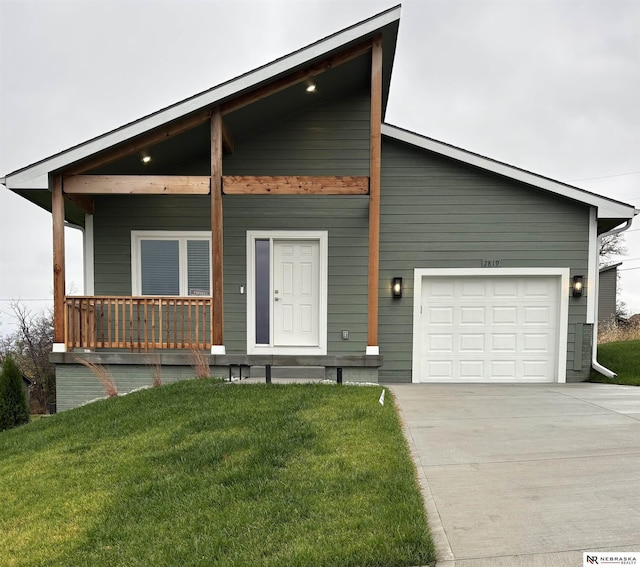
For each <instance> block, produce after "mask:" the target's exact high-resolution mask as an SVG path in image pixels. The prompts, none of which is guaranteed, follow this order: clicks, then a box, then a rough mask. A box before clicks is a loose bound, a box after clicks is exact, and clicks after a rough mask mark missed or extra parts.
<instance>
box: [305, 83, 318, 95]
mask: <svg viewBox="0 0 640 567" xmlns="http://www.w3.org/2000/svg"><path fill="white" fill-rule="evenodd" d="M307 92H308V93H315V92H316V86H315V85H314V84H313V83H311V84H309V85H308V86H307Z"/></svg>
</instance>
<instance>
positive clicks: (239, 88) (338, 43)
mask: <svg viewBox="0 0 640 567" xmlns="http://www.w3.org/2000/svg"><path fill="white" fill-rule="evenodd" d="M399 19H400V6H396V7H394V8H390V9H389V10H387V11H385V12H383V13H381V14H378V15H377V16H373V17H372V18H370V19H368V20H365V21H363V22H360V23H359V24H355V25H354V26H351V27H349V28H347V29H344V30H342V31H339V32H337V33H335V34H333V35H331V36H329V37H326V38H325V39H321V40H319V41H317V42H316V43H313V44H311V45H309V46H307V47H303V48H302V49H300V50H298V51H295V52H294V53H291V54H290V55H285V56H284V57H282V58H280V59H277V60H276V61H273V62H271V63H268V64H266V65H264V66H262V67H259V68H257V69H255V70H253V71H250V72H248V73H246V74H244V75H240V76H239V77H237V78H235V79H231V80H230V81H228V82H226V83H223V84H221V85H219V86H217V87H214V88H212V89H210V90H208V91H205V92H203V93H201V94H198V95H195V96H193V97H191V98H188V99H186V100H184V101H182V102H179V103H177V104H175V105H173V106H170V107H168V108H165V109H164V110H160V111H159V112H156V113H155V114H153V115H151V116H148V117H146V118H141V119H140V120H138V121H136V122H133V123H131V124H127V125H126V126H122V127H121V128H118V129H117V130H114V131H112V132H110V133H108V134H104V135H102V136H100V137H98V138H95V139H93V140H90V141H88V142H85V143H84V144H80V145H79V146H76V147H74V148H71V149H69V150H67V151H65V152H62V153H60V154H58V155H55V156H52V157H51V158H49V159H45V160H43V161H41V162H39V163H36V164H34V165H33V166H31V167H26V168H24V169H22V170H19V171H17V172H15V173H13V174H9V175H7V176H6V181H7V182H8V185H7V187H8V188H9V189H47V188H48V174H49V172H51V171H55V170H57V169H61V168H64V167H66V166H68V165H69V164H72V163H74V162H76V161H80V160H82V159H84V158H87V157H89V156H91V155H93V154H97V153H99V152H101V151H104V150H106V149H107V148H110V147H112V146H115V145H117V144H120V143H122V142H126V141H127V140H129V139H131V138H134V137H136V136H140V135H141V134H145V133H146V132H149V131H150V130H153V129H154V128H158V127H160V126H162V125H164V124H167V123H169V122H172V121H173V120H177V119H179V118H182V117H183V116H187V115H188V114H191V113H192V112H197V111H198V110H201V109H203V108H206V107H207V106H210V105H213V104H215V103H216V102H219V101H223V100H225V99H228V98H231V97H233V96H235V95H238V94H239V93H241V92H243V91H245V90H248V89H251V88H254V87H256V86H258V85H260V84H261V83H263V82H266V81H269V80H271V79H273V78H275V77H278V76H279V75H283V74H286V73H288V72H290V71H291V70H292V69H295V68H297V67H300V66H303V65H305V64H307V63H309V62H311V61H313V60H314V59H317V58H319V57H322V56H323V55H325V54H328V53H331V52H332V51H334V50H337V49H340V48H341V47H342V46H344V45H348V44H349V43H351V42H353V41H357V40H358V39H359V38H361V37H365V36H367V35H369V34H371V33H373V32H375V31H376V30H379V29H382V28H383V27H385V26H387V25H389V24H391V23H393V22H395V21H398V20H399ZM43 180H44V181H43Z"/></svg>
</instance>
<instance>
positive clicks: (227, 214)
mask: <svg viewBox="0 0 640 567" xmlns="http://www.w3.org/2000/svg"><path fill="white" fill-rule="evenodd" d="M255 201H256V197H251V196H226V197H225V198H224V278H225V280H224V289H225V301H224V303H225V346H226V348H227V352H228V353H239V352H246V350H245V349H246V346H247V338H246V320H247V314H246V295H240V292H239V290H240V286H241V285H252V282H248V281H247V280H246V265H247V260H246V233H247V230H326V231H328V234H329V251H328V255H329V266H328V286H329V287H328V314H327V333H328V336H327V352H328V353H329V354H362V353H363V352H364V350H365V347H366V343H367V291H366V290H367V272H368V267H367V266H368V211H369V199H368V197H366V196H363V197H338V196H331V197H330V196H267V197H264V198H262V199H261V205H260V207H259V208H258V207H256V206H255ZM343 329H348V330H349V340H348V341H343V340H342V339H341V331H342V330H343Z"/></svg>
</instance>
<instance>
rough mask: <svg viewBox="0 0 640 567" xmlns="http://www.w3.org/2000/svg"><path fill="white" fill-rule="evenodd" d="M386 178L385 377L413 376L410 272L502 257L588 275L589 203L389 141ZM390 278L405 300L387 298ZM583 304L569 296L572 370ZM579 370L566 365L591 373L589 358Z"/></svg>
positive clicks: (504, 262)
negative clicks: (395, 279)
mask: <svg viewBox="0 0 640 567" xmlns="http://www.w3.org/2000/svg"><path fill="white" fill-rule="evenodd" d="M381 175H382V181H381V182H382V194H381V218H380V296H379V301H380V318H379V334H380V341H379V342H380V353H381V354H382V355H383V356H384V366H383V367H382V368H381V369H380V380H381V381H386V382H410V381H411V360H412V349H413V327H412V325H413V270H414V268H480V267H482V265H481V261H482V260H500V262H501V264H500V265H501V266H502V267H570V269H571V275H572V276H573V275H574V274H586V273H587V264H588V232H589V210H588V208H586V207H581V206H578V205H576V204H575V203H571V202H569V201H564V200H561V199H558V198H557V197H552V196H550V195H546V194H544V193H543V192H541V191H537V190H533V189H531V188H529V187H526V186H524V185H521V184H519V183H517V182H514V181H510V180H507V179H504V178H502V177H499V176H496V175H493V174H489V173H486V172H482V171H480V170H478V169H475V168H472V167H470V166H464V165H461V164H459V163H457V162H454V161H453V160H449V159H447V158H443V157H441V156H437V155H434V154H432V153H430V152H426V151H423V150H418V149H415V148H412V147H410V146H407V145H404V144H400V143H396V142H392V141H389V140H385V141H384V142H383V146H382V174H381ZM394 276H400V277H402V278H403V288H404V290H403V297H402V299H400V300H393V299H392V298H391V279H392V278H393V277H394ZM586 284H587V289H588V282H586ZM567 293H568V290H567ZM586 309H587V300H586V295H585V296H584V297H582V298H580V299H573V298H571V299H570V301H569V337H568V341H569V342H568V353H567V360H568V364H567V368H568V369H572V368H573V366H574V365H573V359H574V351H575V345H574V343H575V326H576V325H577V324H582V323H584V322H585V319H586ZM582 348H583V345H582V344H580V346H579V349H582ZM582 366H583V367H582V368H581V370H579V371H573V370H571V371H569V370H568V372H567V379H568V380H573V379H577V378H579V377H581V379H584V378H586V376H585V372H588V364H587V365H586V367H585V366H584V365H582Z"/></svg>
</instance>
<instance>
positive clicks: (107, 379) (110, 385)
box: [75, 356, 118, 398]
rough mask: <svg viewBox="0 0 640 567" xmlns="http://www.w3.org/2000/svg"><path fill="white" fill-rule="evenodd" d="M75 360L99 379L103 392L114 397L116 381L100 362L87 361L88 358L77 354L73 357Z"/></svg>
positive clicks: (116, 394) (116, 393) (116, 389)
mask: <svg viewBox="0 0 640 567" xmlns="http://www.w3.org/2000/svg"><path fill="white" fill-rule="evenodd" d="M75 361H76V362H79V363H80V364H82V365H83V366H86V367H87V368H88V369H89V370H91V372H92V373H93V374H94V376H96V378H98V380H100V382H101V383H102V387H103V388H104V393H105V394H106V395H107V397H109V398H115V397H117V396H118V387H117V386H116V382H115V380H114V379H113V376H111V373H110V372H109V371H108V370H107V369H106V368H105V367H104V366H102V364H96V363H95V362H89V361H88V360H84V359H83V358H80V357H78V356H76V357H75Z"/></svg>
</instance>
